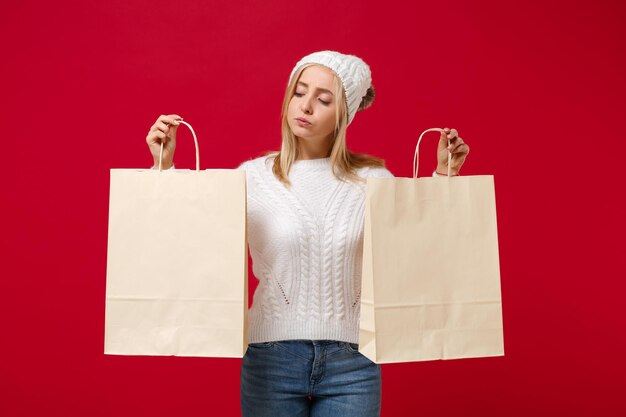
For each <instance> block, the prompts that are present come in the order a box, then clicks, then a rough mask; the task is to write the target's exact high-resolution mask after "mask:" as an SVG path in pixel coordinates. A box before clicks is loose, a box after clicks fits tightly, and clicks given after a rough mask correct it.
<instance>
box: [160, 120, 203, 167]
mask: <svg viewBox="0 0 626 417" xmlns="http://www.w3.org/2000/svg"><path fill="white" fill-rule="evenodd" d="M178 123H182V124H184V125H185V126H187V127H188V128H189V130H191V134H192V135H193V141H194V143H195V144H196V171H200V150H199V148H198V138H197V137H196V132H194V131H193V127H191V125H190V124H189V123H187V122H183V121H182V120H178ZM162 165H163V141H161V151H160V152H159V172H161V166H162Z"/></svg>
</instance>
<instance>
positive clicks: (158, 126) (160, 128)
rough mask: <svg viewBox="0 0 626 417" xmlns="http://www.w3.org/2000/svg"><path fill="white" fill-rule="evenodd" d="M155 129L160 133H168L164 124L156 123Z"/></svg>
mask: <svg viewBox="0 0 626 417" xmlns="http://www.w3.org/2000/svg"><path fill="white" fill-rule="evenodd" d="M155 127H156V128H157V129H158V130H160V131H161V132H164V133H168V132H169V131H170V127H169V126H168V125H166V124H165V123H164V122H157V124H156V125H155Z"/></svg>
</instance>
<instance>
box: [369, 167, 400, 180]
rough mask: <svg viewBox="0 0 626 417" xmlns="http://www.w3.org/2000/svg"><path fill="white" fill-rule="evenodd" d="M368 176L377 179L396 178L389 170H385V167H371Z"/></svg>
mask: <svg viewBox="0 0 626 417" xmlns="http://www.w3.org/2000/svg"><path fill="white" fill-rule="evenodd" d="M367 176H368V177H375V178H394V177H395V176H394V175H393V174H392V173H391V171H389V170H388V169H387V168H383V167H371V168H370V169H369V170H368V171H367Z"/></svg>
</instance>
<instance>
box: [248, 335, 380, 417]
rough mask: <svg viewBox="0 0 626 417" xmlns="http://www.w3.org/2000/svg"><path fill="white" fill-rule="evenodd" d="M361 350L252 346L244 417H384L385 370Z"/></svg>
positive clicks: (340, 345)
mask: <svg viewBox="0 0 626 417" xmlns="http://www.w3.org/2000/svg"><path fill="white" fill-rule="evenodd" d="M357 349H358V345H356V344H354V343H347V342H337V341H331V340H284V341H277V342H267V343H250V344H249V345H248V350H247V351H246V354H245V355H244V357H243V361H242V365H241V386H240V388H241V392H240V395H241V411H242V416H243V417H266V416H267V417H283V416H285V417H286V416H289V417H304V416H306V417H327V416H333V417H343V416H359V417H379V416H380V405H381V385H382V380H381V370H380V365H377V364H375V363H374V362H372V361H370V360H369V359H368V358H366V357H365V356H363V355H362V354H361V353H359V352H358V350H357Z"/></svg>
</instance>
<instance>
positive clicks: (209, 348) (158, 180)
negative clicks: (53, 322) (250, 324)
mask: <svg viewBox="0 0 626 417" xmlns="http://www.w3.org/2000/svg"><path fill="white" fill-rule="evenodd" d="M181 123H182V124H184V125H186V126H188V127H189V128H190V129H191V132H192V134H193V136H194V141H195V143H196V169H195V170H181V169H176V170H173V169H172V170H164V171H161V170H160V169H159V170H152V169H112V170H111V186H110V187H111V188H110V202H109V235H108V254H107V276H106V280H107V281H106V314H105V349H104V351H105V353H106V354H119V355H176V356H212V357H242V356H243V354H244V353H245V349H246V347H247V344H248V343H247V334H248V331H247V313H248V304H247V303H248V301H247V300H248V288H247V282H248V279H247V273H248V256H247V241H246V182H245V181H246V178H245V172H243V171H240V170H229V169H210V170H204V171H201V170H200V169H199V167H200V164H199V159H198V153H199V152H198V142H197V138H196V135H195V132H194V131H193V129H192V128H191V126H190V125H189V124H187V123H185V122H182V121H181Z"/></svg>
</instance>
